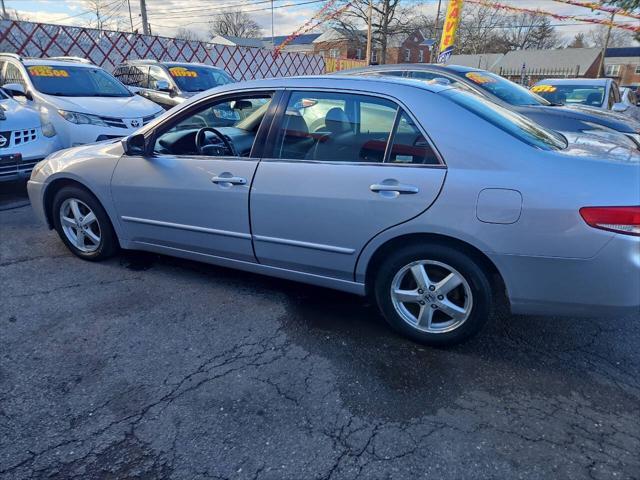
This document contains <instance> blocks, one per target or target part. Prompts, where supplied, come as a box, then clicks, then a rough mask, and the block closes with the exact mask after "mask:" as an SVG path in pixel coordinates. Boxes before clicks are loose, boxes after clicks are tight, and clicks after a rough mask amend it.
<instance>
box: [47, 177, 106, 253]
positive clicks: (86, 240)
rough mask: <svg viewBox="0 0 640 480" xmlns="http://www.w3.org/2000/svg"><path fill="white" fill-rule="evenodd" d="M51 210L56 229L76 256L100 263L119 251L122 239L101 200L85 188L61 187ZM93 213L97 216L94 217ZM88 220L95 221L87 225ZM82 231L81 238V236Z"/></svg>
mask: <svg viewBox="0 0 640 480" xmlns="http://www.w3.org/2000/svg"><path fill="white" fill-rule="evenodd" d="M51 208H52V211H51V218H52V219H53V226H54V227H55V229H56V231H57V232H58V235H59V236H60V238H61V239H62V241H63V243H64V244H65V245H66V246H67V248H68V249H69V250H71V252H72V253H73V254H74V255H76V256H78V257H80V258H82V259H83V260H90V261H100V260H105V259H107V258H109V257H111V256H113V255H114V254H115V253H116V252H117V251H118V239H117V237H116V234H115V232H114V230H113V226H112V225H111V221H110V220H109V216H108V215H107V212H105V210H104V208H103V207H102V205H101V204H100V202H99V201H98V199H97V198H96V197H94V196H93V195H92V194H91V193H89V192H88V191H87V190H85V189H84V188H81V187H76V186H68V187H63V188H61V189H60V190H59V191H58V192H57V193H56V194H55V196H54V198H53V204H52V207H51ZM78 212H79V213H78ZM61 213H62V215H61ZM90 213H93V217H92V216H91V215H90ZM76 216H77V217H78V218H77V219H76ZM62 217H64V220H63V218H62ZM87 219H92V220H90V221H89V222H87V221H86V220H87ZM76 220H77V221H76ZM79 231H81V232H82V234H81V235H78V232H79ZM74 234H75V235H74ZM96 239H97V240H96ZM83 245H84V248H83Z"/></svg>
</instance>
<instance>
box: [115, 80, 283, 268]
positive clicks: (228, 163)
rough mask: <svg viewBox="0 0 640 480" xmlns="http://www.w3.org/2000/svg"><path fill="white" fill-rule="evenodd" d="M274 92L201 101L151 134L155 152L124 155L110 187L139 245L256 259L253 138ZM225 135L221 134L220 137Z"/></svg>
mask: <svg viewBox="0 0 640 480" xmlns="http://www.w3.org/2000/svg"><path fill="white" fill-rule="evenodd" d="M272 97H273V94H272V93H271V92H259V93H248V94H231V95H227V96H225V97H223V98H219V99H214V100H212V101H209V102H207V103H204V102H200V103H198V104H197V105H194V106H193V107H192V108H190V109H188V110H186V111H185V112H184V113H179V114H178V115H176V116H174V117H171V118H169V119H167V121H166V122H165V123H164V124H161V125H159V126H158V127H157V129H158V131H157V132H154V133H153V134H151V135H150V139H149V141H150V143H151V144H152V148H153V152H152V153H151V152H150V153H149V154H148V155H145V156H123V157H122V158H121V159H120V161H119V162H118V165H117V167H116V170H115V172H114V175H113V179H112V184H111V190H112V195H113V200H114V203H115V206H116V210H117V213H118V216H119V220H120V223H121V225H122V228H123V231H124V235H125V237H126V238H127V239H128V240H129V241H132V242H136V243H138V244H140V245H141V246H145V245H146V246H149V245H153V246H156V247H158V246H159V247H163V248H165V249H168V250H169V251H171V249H173V250H174V251H175V250H176V249H177V250H182V251H184V250H187V251H193V252H198V253H203V254H206V255H214V256H220V257H225V258H233V259H237V260H244V261H254V260H255V257H254V254H253V249H252V245H251V230H250V226H249V188H250V185H251V181H252V178H253V175H254V173H255V170H256V166H257V164H258V158H254V157H253V156H252V149H253V145H254V144H256V143H258V144H261V143H262V142H259V141H256V139H257V138H259V137H260V136H262V135H264V133H263V132H262V130H261V129H260V127H261V125H262V122H263V120H264V119H265V117H267V116H270V115H271V113H270V105H271V100H272ZM220 136H222V137H223V138H220Z"/></svg>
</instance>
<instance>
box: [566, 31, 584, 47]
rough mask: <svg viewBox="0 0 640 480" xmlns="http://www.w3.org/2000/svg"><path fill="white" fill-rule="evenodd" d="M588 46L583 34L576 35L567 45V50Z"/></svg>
mask: <svg viewBox="0 0 640 480" xmlns="http://www.w3.org/2000/svg"><path fill="white" fill-rule="evenodd" d="M588 46H589V45H588V43H587V39H586V38H585V35H584V33H582V32H580V33H576V35H575V37H573V40H571V42H569V44H567V48H587V47H588Z"/></svg>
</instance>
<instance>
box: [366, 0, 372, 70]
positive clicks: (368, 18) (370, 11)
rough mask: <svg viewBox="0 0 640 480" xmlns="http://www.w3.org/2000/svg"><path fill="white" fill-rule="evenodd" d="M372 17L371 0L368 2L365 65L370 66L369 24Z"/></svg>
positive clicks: (370, 39) (370, 40)
mask: <svg viewBox="0 0 640 480" xmlns="http://www.w3.org/2000/svg"><path fill="white" fill-rule="evenodd" d="M372 17H373V0H369V13H368V14H367V53H366V58H367V65H371V42H372V40H373V39H372V38H371V22H372Z"/></svg>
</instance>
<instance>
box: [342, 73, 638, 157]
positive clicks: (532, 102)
mask: <svg viewBox="0 0 640 480" xmlns="http://www.w3.org/2000/svg"><path fill="white" fill-rule="evenodd" d="M338 74H347V75H389V76H399V77H407V78H413V79H416V80H421V81H426V82H440V83H445V84H452V85H456V86H458V87H460V88H466V89H468V90H469V91H472V92H474V93H476V94H478V95H481V96H483V97H485V98H487V99H489V100H491V101H493V102H496V103H498V104H499V105H501V106H503V107H507V108H509V109H511V110H514V111H516V112H518V113H521V114H522V115H525V116H527V117H529V118H530V119H532V120H534V121H535V122H537V123H539V124H540V125H543V126H545V127H547V128H551V129H553V130H556V131H559V132H589V133H592V134H595V135H599V136H603V137H607V138H611V137H618V135H617V134H616V133H615V132H618V133H620V134H622V135H620V136H619V141H620V142H621V143H623V144H627V145H635V146H636V147H637V148H638V149H640V122H636V121H635V120H633V119H630V118H629V117H626V116H624V115H621V114H618V113H614V112H611V111H604V110H601V109H596V108H590V109H588V108H586V107H584V108H578V107H576V108H569V107H563V106H561V105H560V104H555V103H552V102H549V101H547V100H546V99H544V98H542V97H541V96H540V95H537V94H536V93H533V92H531V90H528V89H526V88H524V87H522V86H520V85H518V84H516V83H514V82H511V81H509V80H507V79H506V78H503V77H501V76H500V75H496V74H495V73H491V72H488V71H486V70H480V69H477V68H470V67H462V66H458V65H434V64H423V63H416V64H400V65H377V66H372V67H365V68H359V69H353V70H347V71H343V72H338Z"/></svg>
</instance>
